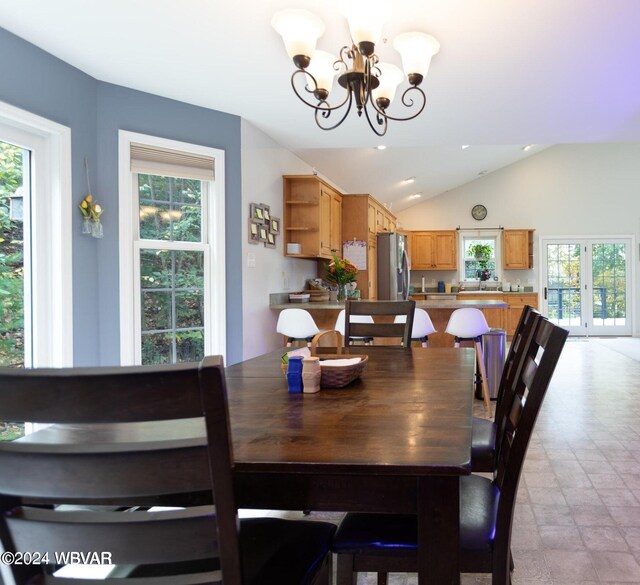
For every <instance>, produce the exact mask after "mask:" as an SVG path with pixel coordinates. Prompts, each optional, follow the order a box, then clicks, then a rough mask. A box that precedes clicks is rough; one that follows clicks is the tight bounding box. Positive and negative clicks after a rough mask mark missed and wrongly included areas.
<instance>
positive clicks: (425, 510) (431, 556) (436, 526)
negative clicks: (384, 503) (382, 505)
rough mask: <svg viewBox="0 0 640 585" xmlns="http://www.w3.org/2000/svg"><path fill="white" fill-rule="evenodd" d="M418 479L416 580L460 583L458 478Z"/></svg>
mask: <svg viewBox="0 0 640 585" xmlns="http://www.w3.org/2000/svg"><path fill="white" fill-rule="evenodd" d="M418 483H419V485H418V583H419V584H420V585H436V584H437V585H460V550H459V549H460V479H459V477H457V476H450V477H445V476H442V477H440V476H433V477H424V478H421V479H419V480H418Z"/></svg>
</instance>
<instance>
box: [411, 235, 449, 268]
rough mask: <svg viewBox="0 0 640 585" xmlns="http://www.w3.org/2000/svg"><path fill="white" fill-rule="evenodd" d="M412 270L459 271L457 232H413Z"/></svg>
mask: <svg viewBox="0 0 640 585" xmlns="http://www.w3.org/2000/svg"><path fill="white" fill-rule="evenodd" d="M411 269H412V270H457V269H458V234H457V232H456V231H455V230H441V231H412V232H411Z"/></svg>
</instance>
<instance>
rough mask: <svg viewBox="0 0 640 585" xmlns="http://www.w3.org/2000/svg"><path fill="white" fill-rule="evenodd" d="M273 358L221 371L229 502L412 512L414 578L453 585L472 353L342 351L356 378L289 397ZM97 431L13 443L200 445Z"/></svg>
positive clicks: (186, 428)
mask: <svg viewBox="0 0 640 585" xmlns="http://www.w3.org/2000/svg"><path fill="white" fill-rule="evenodd" d="M283 351H284V350H282V349H281V350H276V351H274V352H271V353H269V354H266V355H263V356H260V357H257V358H254V359H250V360H246V361H244V362H241V363H238V364H234V365H232V366H229V367H227V368H226V376H227V393H228V401H229V412H230V422H231V432H232V437H233V451H234V453H233V454H234V459H235V469H234V473H235V485H236V500H237V504H238V506H240V507H243V508H264V509H283V510H317V511H336V512H340V511H363V512H376V513H412V514H416V515H417V521H418V528H419V533H418V534H419V539H418V570H419V572H418V582H419V583H420V584H421V585H425V584H438V585H442V584H446V585H454V584H455V585H458V584H459V583H460V570H459V568H460V564H459V528H458V527H459V479H460V476H462V475H467V474H469V473H470V469H471V467H470V458H471V418H472V405H473V393H472V388H473V377H474V368H475V353H474V350H472V349H467V348H462V349H454V348H412V349H409V350H403V349H395V348H388V347H386V348H385V347H383V346H381V347H371V346H363V347H362V346H361V347H352V348H349V350H348V352H349V353H351V354H362V353H366V354H367V355H368V356H369V360H368V363H367V366H366V368H365V370H364V372H363V373H362V375H361V377H360V378H359V379H357V380H355V381H354V382H352V383H351V384H349V385H348V386H347V387H345V388H342V389H323V390H322V391H320V392H319V393H317V394H290V393H289V392H288V391H287V383H286V379H285V377H284V375H283V372H282V369H281V367H280V363H281V361H280V356H281V355H282V353H283ZM176 391H177V392H179V388H177V389H176ZM102 426H103V427H104V428H101V429H100V430H98V431H97V432H96V430H95V429H94V430H93V431H90V432H89V431H88V430H87V429H84V428H83V426H82V425H54V426H51V427H48V428H45V429H43V430H40V431H38V432H36V433H34V434H32V435H29V436H27V437H24V438H23V439H20V442H24V443H31V442H37V443H43V442H44V443H48V442H51V443H56V444H57V445H59V446H63V448H65V449H67V450H69V451H73V450H74V445H75V446H77V447H78V449H86V445H87V443H96V444H100V442H102V441H108V442H112V441H118V442H124V443H127V442H131V441H142V442H152V443H153V444H157V443H158V442H165V443H166V444H171V446H172V447H173V446H176V445H180V446H183V445H184V446H190V445H202V444H203V443H204V442H205V437H204V426H203V425H202V424H201V421H197V420H196V419H188V420H185V421H180V422H176V423H173V424H171V423H163V424H161V425H160V426H158V425H157V423H154V424H150V423H135V424H132V425H127V430H124V429H115V428H114V425H102ZM120 426H122V425H120ZM89 433H90V434H89ZM25 447H26V448H28V446H27V445H25ZM56 448H59V447H56ZM202 467H203V469H202V474H201V473H200V470H189V473H190V474H192V475H193V474H196V475H198V476H199V475H202V476H203V477H199V478H197V480H196V483H203V482H204V485H206V484H207V483H208V469H206V467H205V466H204V465H203V466H202Z"/></svg>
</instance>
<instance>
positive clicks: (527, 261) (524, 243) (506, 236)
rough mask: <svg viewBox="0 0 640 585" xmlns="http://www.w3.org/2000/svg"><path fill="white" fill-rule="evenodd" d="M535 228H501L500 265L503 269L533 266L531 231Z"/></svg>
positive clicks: (526, 268)
mask: <svg viewBox="0 0 640 585" xmlns="http://www.w3.org/2000/svg"><path fill="white" fill-rule="evenodd" d="M534 231H535V230H529V229H526V230H503V232H502V267H503V268H504V269H505V270H530V269H531V268H533V232H534Z"/></svg>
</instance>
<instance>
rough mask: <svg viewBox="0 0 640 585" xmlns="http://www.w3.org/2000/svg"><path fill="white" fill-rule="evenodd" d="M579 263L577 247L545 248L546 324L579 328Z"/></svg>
mask: <svg viewBox="0 0 640 585" xmlns="http://www.w3.org/2000/svg"><path fill="white" fill-rule="evenodd" d="M580 259H581V247H580V245H579V244H547V295H548V299H547V310H548V313H549V320H550V321H553V322H554V323H557V324H558V325H561V326H564V327H579V326H580V324H581V315H582V305H581V302H580V301H581V299H580V283H581V276H580Z"/></svg>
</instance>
